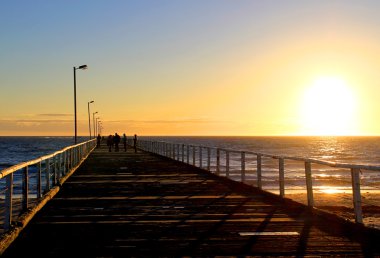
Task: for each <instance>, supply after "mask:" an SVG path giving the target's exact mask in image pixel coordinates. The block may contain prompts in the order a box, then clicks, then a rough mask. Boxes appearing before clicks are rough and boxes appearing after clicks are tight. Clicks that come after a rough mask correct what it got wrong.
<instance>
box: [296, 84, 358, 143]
mask: <svg viewBox="0 0 380 258" xmlns="http://www.w3.org/2000/svg"><path fill="white" fill-rule="evenodd" d="M301 102H302V103H301V108H300V111H301V112H300V114H301V123H302V125H301V128H302V129H301V131H302V133H301V134H305V135H330V136H337V135H355V134H357V130H356V128H357V123H356V121H355V113H356V100H355V96H354V93H353V91H352V89H351V88H350V87H349V86H348V85H347V83H346V82H345V81H344V80H342V79H340V78H335V77H321V78H318V79H317V80H315V81H314V83H312V85H311V86H310V87H309V88H307V89H306V91H305V93H304V96H303V98H302V101H301Z"/></svg>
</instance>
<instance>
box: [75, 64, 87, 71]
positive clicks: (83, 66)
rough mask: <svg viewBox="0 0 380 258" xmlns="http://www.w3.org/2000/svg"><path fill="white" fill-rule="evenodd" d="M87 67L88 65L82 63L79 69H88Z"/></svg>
mask: <svg viewBox="0 0 380 258" xmlns="http://www.w3.org/2000/svg"><path fill="white" fill-rule="evenodd" d="M87 68H88V67H87V65H81V66H79V67H78V68H77V69H82V70H86V69H87Z"/></svg>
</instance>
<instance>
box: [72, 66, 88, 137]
mask: <svg viewBox="0 0 380 258" xmlns="http://www.w3.org/2000/svg"><path fill="white" fill-rule="evenodd" d="M73 68H74V127H75V135H74V142H75V144H77V132H78V130H77V82H76V74H75V71H76V70H78V69H80V70H85V69H87V65H81V66H78V67H75V66H74V67H73Z"/></svg>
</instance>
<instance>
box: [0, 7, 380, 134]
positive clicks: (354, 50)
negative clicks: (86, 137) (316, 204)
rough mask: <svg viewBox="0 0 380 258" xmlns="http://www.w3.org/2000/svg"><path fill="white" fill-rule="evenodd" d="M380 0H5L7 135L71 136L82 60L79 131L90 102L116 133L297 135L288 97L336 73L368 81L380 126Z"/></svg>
mask: <svg viewBox="0 0 380 258" xmlns="http://www.w3.org/2000/svg"><path fill="white" fill-rule="evenodd" d="M379 5H380V3H379V2H377V1H360V2H358V1H327V0H326V1H307V2H304V1H252V0H251V1H232V0H231V1H226V0H203V1H190V0H188V1H174V0H172V1H168V0H165V1H163V0H149V1H148V0H138V1H128V0H126V1H114V0H111V1H94V0H91V1H89V0H88V1H84V0H83V1H41V0H36V1H1V2H0V32H1V35H2V36H1V49H2V50H1V52H0V87H1V92H2V94H1V97H0V101H1V104H0V109H1V111H0V125H2V126H0V135H9V134H17V135H19V134H21V135H24V134H54V135H55V134H58V135H61V134H65V135H66V134H68V135H69V134H70V133H72V123H73V122H72V119H73V116H72V113H73V108H72V106H73V89H72V86H73V75H72V73H73V71H72V69H73V66H78V65H82V64H87V65H88V66H89V69H88V70H86V71H77V85H78V89H77V94H78V115H79V119H80V132H81V134H86V133H87V131H86V130H87V129H86V128H88V126H87V125H86V118H87V102H88V101H89V100H95V103H94V104H93V105H92V106H91V107H92V109H93V111H95V110H97V111H99V116H100V119H102V121H103V122H104V127H105V130H106V129H107V128H108V130H109V131H110V132H112V131H115V130H124V129H125V128H126V129H125V130H134V131H139V132H140V133H142V134H160V135H161V134H169V135H171V134H196V135H199V134H202V135H204V134H211V135H214V134H217V135H220V134H223V135H226V134H228V135H236V134H238V135H241V134H244V135H251V134H260V135H262V134H270V135H272V134H276V135H278V134H280V135H281V134H286V135H288V134H297V133H299V132H300V130H299V128H300V126H301V125H300V124H302V121H301V120H300V119H299V118H298V114H297V112H298V111H297V109H299V107H297V106H296V104H294V105H293V104H289V103H296V102H297V101H298V100H297V98H298V99H299V98H302V91H303V87H307V85H306V84H312V81H313V80H314V79H315V78H316V77H318V76H326V75H327V76H338V77H343V78H344V79H345V80H346V81H348V84H350V85H351V86H352V88H354V89H355V88H356V87H359V84H360V85H361V86H360V87H362V88H363V86H362V85H363V84H366V86H365V87H364V88H367V87H368V89H367V91H366V89H360V90H358V91H360V92H361V93H360V94H361V95H360V94H359V95H360V96H359V95H358V96H359V97H360V98H361V99H359V100H360V102H361V103H367V104H362V105H361V107H362V110H364V111H360V112H363V114H362V115H361V116H362V117H364V118H363V119H364V120H363V121H357V123H359V122H360V124H363V128H361V129H360V130H359V129H358V130H359V131H360V134H378V133H379V132H380V125H377V124H371V123H370V122H368V121H370V120H373V119H372V118H373V117H375V116H377V115H378V113H377V111H371V112H373V113H371V112H370V110H375V109H378V108H379V107H378V106H377V104H376V103H375V100H374V99H371V98H369V99H368V96H369V97H371V96H373V95H374V94H371V93H370V92H371V91H373V90H374V88H376V86H377V85H376V79H378V78H377V72H376V71H378V68H379V67H378V66H377V65H378V62H377V61H376V60H375V59H376V58H377V56H378V55H379V49H378V47H377V46H378V45H380V44H379V43H380V42H379V38H380V31H379V30H378V28H379V26H380V19H379V17H378V10H379ZM360 49H364V50H365V51H367V52H368V53H370V52H371V53H372V54H371V55H369V54H368V53H367V52H365V53H364V52H363V53H362V52H361V50H360ZM372 58H373V59H372ZM355 65H356V66H355ZM360 67H362V68H360ZM301 71H302V72H301ZM352 71H357V72H358V73H360V78H356V77H355V78H354V76H353V72H352ZM301 73H302V74H301ZM368 82H371V84H369V83H368ZM376 91H377V90H376ZM377 93H378V92H377ZM283 97H286V98H287V99H288V101H285V100H281V99H282V98H283ZM292 105H293V106H292ZM259 111H260V112H259ZM358 112H359V111H358ZM364 113H365V114H364ZM46 115H49V116H46ZM359 115H360V114H359ZM269 118H270V119H269ZM160 121H161V122H162V124H160V126H158V127H157V123H158V122H160ZM165 122H166V123H165ZM321 122H323V121H321ZM173 124H175V126H173Z"/></svg>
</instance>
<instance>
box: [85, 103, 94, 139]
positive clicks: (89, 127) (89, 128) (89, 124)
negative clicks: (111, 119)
mask: <svg viewBox="0 0 380 258" xmlns="http://www.w3.org/2000/svg"><path fill="white" fill-rule="evenodd" d="M91 103H94V101H93V100H91V101H89V102H87V107H88V130H89V132H90V140H91V121H90V104H91ZM94 135H95V132H94Z"/></svg>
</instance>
